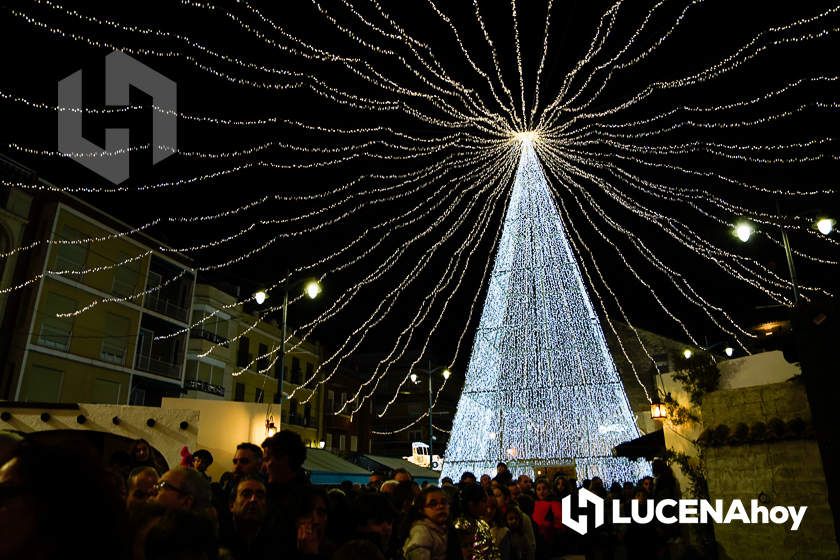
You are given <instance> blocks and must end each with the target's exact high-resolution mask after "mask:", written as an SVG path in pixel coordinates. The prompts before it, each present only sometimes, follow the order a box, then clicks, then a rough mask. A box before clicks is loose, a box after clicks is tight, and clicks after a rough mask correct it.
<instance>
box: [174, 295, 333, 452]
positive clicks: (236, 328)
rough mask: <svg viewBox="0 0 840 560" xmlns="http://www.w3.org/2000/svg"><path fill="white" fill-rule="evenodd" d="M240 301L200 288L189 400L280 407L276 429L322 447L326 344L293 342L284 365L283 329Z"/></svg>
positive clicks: (189, 356) (194, 310) (194, 312)
mask: <svg viewBox="0 0 840 560" xmlns="http://www.w3.org/2000/svg"><path fill="white" fill-rule="evenodd" d="M239 299H240V298H239V297H237V296H235V295H232V294H228V293H226V292H224V291H223V290H221V289H220V288H218V287H215V286H212V285H209V284H197V285H196V289H195V296H194V299H193V306H192V323H191V324H192V325H193V326H192V328H191V329H190V336H189V347H188V351H187V365H186V374H185V379H184V389H185V396H187V397H189V398H197V399H216V400H229V401H238V402H252V403H280V404H281V411H282V413H281V417H280V418H271V421H272V422H274V425H275V428H277V429H283V428H289V429H291V430H294V431H296V432H298V433H299V434H300V435H301V437H302V438H303V440H304V442H305V443H306V444H307V445H309V446H312V447H318V446H319V443H320V442H321V441H322V418H323V410H324V408H323V406H324V405H323V398H324V391H323V389H322V388H321V387H320V386H319V385H318V384H317V383H316V381H317V380H315V379H313V378H314V376H315V371H316V370H317V369H318V365H319V364H320V363H321V360H322V350H321V347H320V345H319V344H317V343H310V342H308V341H305V342H303V343H301V342H300V341H299V340H298V339H296V338H292V339H290V340H289V341H288V342H287V351H286V353H285V356H284V359H283V360H282V361H283V362H284V364H281V360H280V343H281V337H282V330H281V328H280V325H278V323H277V321H276V320H274V319H271V318H268V317H261V316H260V315H259V310H257V309H248V308H246V307H244V306H243V305H242V304H237V301H238V300H239ZM306 382H309V383H308V384H307V386H306V387H302V385H304V383H306Z"/></svg>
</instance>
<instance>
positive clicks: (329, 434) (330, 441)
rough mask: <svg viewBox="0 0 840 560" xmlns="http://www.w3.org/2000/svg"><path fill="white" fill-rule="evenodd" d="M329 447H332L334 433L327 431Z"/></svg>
mask: <svg viewBox="0 0 840 560" xmlns="http://www.w3.org/2000/svg"><path fill="white" fill-rule="evenodd" d="M326 448H327V449H332V433H331V432H330V433H327V445H326Z"/></svg>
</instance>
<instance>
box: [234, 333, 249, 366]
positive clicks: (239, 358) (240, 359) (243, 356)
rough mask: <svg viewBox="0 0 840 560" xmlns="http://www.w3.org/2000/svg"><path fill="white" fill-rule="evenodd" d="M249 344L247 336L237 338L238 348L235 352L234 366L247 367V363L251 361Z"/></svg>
mask: <svg viewBox="0 0 840 560" xmlns="http://www.w3.org/2000/svg"><path fill="white" fill-rule="evenodd" d="M250 345H251V341H250V340H248V337H247V336H242V337H240V338H239V350H238V351H237V353H236V367H239V368H244V367H248V364H250V363H251V354H250Z"/></svg>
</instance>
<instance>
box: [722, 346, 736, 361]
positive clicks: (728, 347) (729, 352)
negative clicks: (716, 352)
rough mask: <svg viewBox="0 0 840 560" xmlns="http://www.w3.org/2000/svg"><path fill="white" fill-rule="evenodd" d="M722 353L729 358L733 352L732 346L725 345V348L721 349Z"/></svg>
mask: <svg viewBox="0 0 840 560" xmlns="http://www.w3.org/2000/svg"><path fill="white" fill-rule="evenodd" d="M723 353H724V354H726V355H727V356H729V357H730V358H731V357H732V354H734V353H735V349H734V348H732V347H731V346H727V347H726V348H724V349H723Z"/></svg>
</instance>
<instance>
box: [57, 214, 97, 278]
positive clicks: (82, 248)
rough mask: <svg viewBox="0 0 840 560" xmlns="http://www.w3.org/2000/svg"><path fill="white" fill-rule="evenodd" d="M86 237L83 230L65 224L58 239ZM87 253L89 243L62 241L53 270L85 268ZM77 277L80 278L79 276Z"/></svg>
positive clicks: (74, 239) (67, 239)
mask: <svg viewBox="0 0 840 560" xmlns="http://www.w3.org/2000/svg"><path fill="white" fill-rule="evenodd" d="M86 237H87V236H86V235H84V234H83V233H82V232H81V231H79V230H77V229H75V228H72V227H70V226H68V225H65V226H63V227H62V228H61V233H60V234H59V236H58V240H60V241H73V242H78V241H81V240H82V239H85V238H86ZM87 254H88V244H87V243H61V244H60V245H58V250H57V251H56V255H55V265H54V266H53V270H54V271H56V272H61V271H66V270H73V271H80V270H83V269H84V268H85V261H87ZM76 278H77V279H78V276H76Z"/></svg>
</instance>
